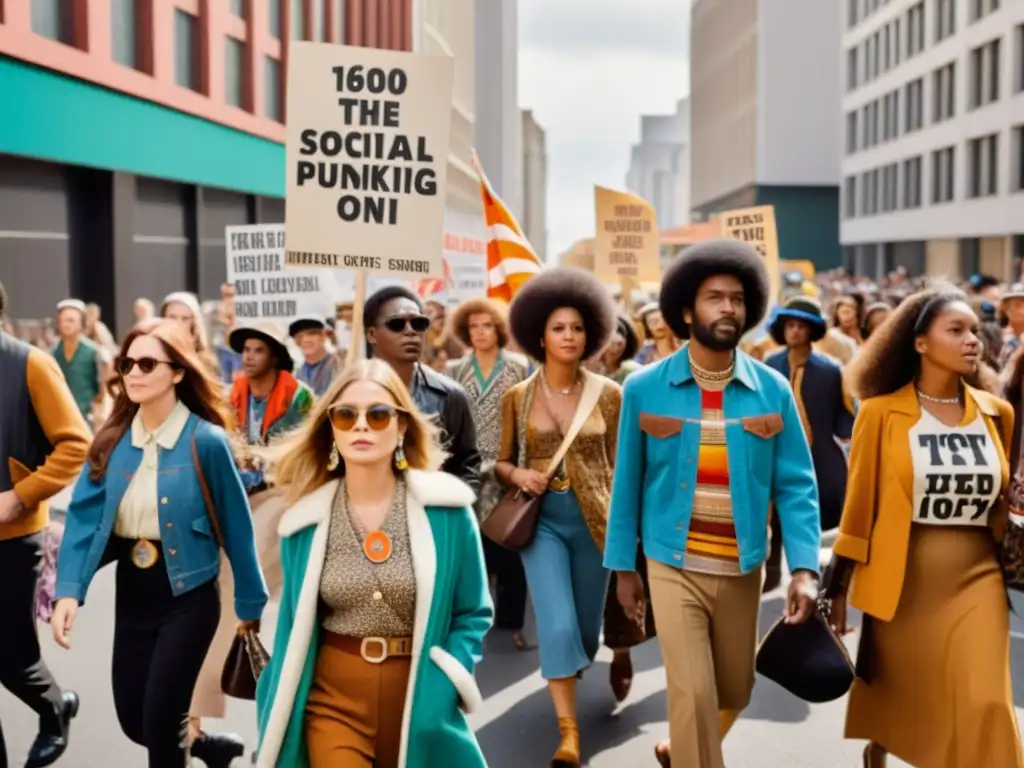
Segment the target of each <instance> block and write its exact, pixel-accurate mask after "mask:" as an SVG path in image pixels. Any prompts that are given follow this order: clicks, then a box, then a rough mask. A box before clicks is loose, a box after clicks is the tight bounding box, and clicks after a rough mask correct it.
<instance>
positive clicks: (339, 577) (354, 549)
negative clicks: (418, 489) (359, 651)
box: [320, 479, 416, 637]
mask: <svg viewBox="0 0 1024 768" xmlns="http://www.w3.org/2000/svg"><path fill="white" fill-rule="evenodd" d="M358 526H359V524H358V523H357V522H356V521H355V520H353V518H352V515H351V513H350V512H349V508H348V491H347V488H346V486H345V481H344V480H342V481H341V482H340V483H338V490H337V492H336V493H335V495H334V506H333V507H332V509H331V523H330V529H329V531H328V535H327V559H326V561H325V562H324V571H323V575H322V576H321V577H320V600H321V601H322V602H323V604H324V606H325V607H326V609H327V610H325V611H324V612H323V620H322V622H321V626H322V627H323V628H324V629H326V630H327V631H328V632H334V633H335V634H339V635H348V636H350V637H409V636H411V635H412V632H413V618H414V616H415V613H416V579H415V575H414V573H413V568H412V546H411V545H410V543H409V519H408V517H407V515H406V509H405V483H404V482H403V481H402V480H401V479H399V481H398V484H397V485H396V486H395V498H394V501H392V502H391V512H390V514H389V515H388V516H387V517H386V518H385V519H384V523H383V525H381V530H382V531H383V532H384V533H386V534H387V535H388V536H389V537H390V539H391V546H392V549H391V557H389V558H388V559H387V560H386V561H385V562H383V563H379V564H378V563H371V562H370V561H369V560H368V559H367V558H366V555H365V554H363V538H364V535H363V532H362V531H360V530H359V527H358Z"/></svg>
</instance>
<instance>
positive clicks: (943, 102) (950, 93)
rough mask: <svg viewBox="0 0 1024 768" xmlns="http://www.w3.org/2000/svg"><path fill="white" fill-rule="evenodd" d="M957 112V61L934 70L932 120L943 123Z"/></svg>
mask: <svg viewBox="0 0 1024 768" xmlns="http://www.w3.org/2000/svg"><path fill="white" fill-rule="evenodd" d="M955 114H956V62H955V61H951V62H950V63H949V64H947V65H946V66H944V67H940V68H939V69H936V70H935V71H934V72H932V122H933V123H941V122H942V121H943V120H949V119H950V118H951V117H953V116H954V115H955Z"/></svg>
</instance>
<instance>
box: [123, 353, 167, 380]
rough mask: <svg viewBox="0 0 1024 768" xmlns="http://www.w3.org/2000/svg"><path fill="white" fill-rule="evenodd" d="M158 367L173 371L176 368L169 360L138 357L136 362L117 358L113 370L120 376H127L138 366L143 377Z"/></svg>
mask: <svg viewBox="0 0 1024 768" xmlns="http://www.w3.org/2000/svg"><path fill="white" fill-rule="evenodd" d="M158 365H169V366H170V367H171V368H174V369H176V368H177V367H178V366H177V365H175V364H174V363H172V362H171V361H170V360H157V359H156V358H155V357H140V358H139V359H138V360H136V359H135V358H133V357H118V358H116V359H115V360H114V370H115V371H117V372H118V373H119V374H120V375H121V376H127V375H128V374H129V373H131V372H132V371H133V370H134V369H135V366H138V367H139V370H140V371H141V372H142V373H143V374H144V375H149V374H151V373H152V372H153V371H155V370H156V368H157V366H158Z"/></svg>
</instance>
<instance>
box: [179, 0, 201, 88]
mask: <svg viewBox="0 0 1024 768" xmlns="http://www.w3.org/2000/svg"><path fill="white" fill-rule="evenodd" d="M198 53H199V51H198V50H197V48H196V17H195V16H193V15H192V14H191V13H188V12H186V11H183V10H181V9H180V8H175V9H174V81H175V82H176V83H177V84H178V85H180V86H182V87H183V88H191V89H192V90H193V91H198V90H199V67H198V66H197V65H198V60H199V57H198Z"/></svg>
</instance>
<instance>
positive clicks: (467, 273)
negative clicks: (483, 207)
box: [418, 209, 487, 307]
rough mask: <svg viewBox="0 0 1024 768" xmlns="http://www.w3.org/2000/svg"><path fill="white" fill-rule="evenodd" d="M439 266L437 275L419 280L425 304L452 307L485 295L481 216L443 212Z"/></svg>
mask: <svg viewBox="0 0 1024 768" xmlns="http://www.w3.org/2000/svg"><path fill="white" fill-rule="evenodd" d="M442 267H443V271H442V273H441V274H440V275H435V276H431V277H429V278H427V279H425V280H421V281H420V284H419V289H418V290H419V294H420V296H421V297H422V298H423V299H424V300H425V301H437V302H439V303H441V304H443V305H444V306H446V307H455V306H458V305H459V304H461V303H462V302H464V301H466V300H468V299H479V298H483V297H485V296H486V295H487V226H486V225H485V224H484V219H483V217H482V216H471V215H469V214H465V213H461V212H459V211H455V210H452V209H449V210H448V211H447V212H446V214H445V229H444V257H443V265H442Z"/></svg>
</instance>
